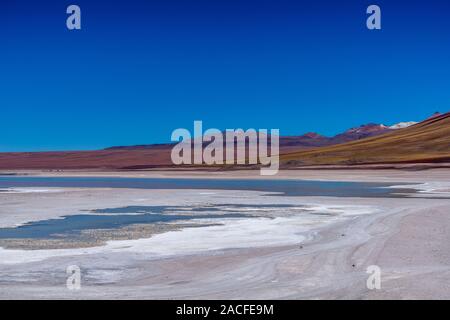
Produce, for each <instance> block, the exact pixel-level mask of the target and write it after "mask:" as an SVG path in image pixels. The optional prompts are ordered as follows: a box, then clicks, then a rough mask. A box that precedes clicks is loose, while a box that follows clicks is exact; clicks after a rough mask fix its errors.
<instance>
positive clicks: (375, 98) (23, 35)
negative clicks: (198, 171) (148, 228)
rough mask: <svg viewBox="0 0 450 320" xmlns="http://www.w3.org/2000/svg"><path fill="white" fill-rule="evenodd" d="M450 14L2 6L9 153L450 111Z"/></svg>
mask: <svg viewBox="0 0 450 320" xmlns="http://www.w3.org/2000/svg"><path fill="white" fill-rule="evenodd" d="M69 4H78V5H79V6H80V7H81V10H82V30H80V31H69V30H67V29H66V25H65V21H66V17H67V15H66V13H65V11H66V7H67V6H68V5H69ZM370 4H378V5H379V6H380V7H381V9H382V28H383V29H382V30H381V31H369V30H367V28H366V26H365V21H366V16H367V15H366V13H365V11H366V8H367V6H368V5H370ZM449 14H450V3H449V2H448V1H442V0H428V1H425V0H422V1H417V0H416V1H415V0H408V1H401V0H400V1H398V0H397V1H392V0H389V1H378V0H377V1H348V0H346V1H324V0H314V1H313V0H310V1H300V0H296V1H284V0H273V1H264V0H255V1H246V0H239V1H237V0H205V1H196V0H189V1H187V0H183V1H181V0H180V1H173V0H160V1H152V0H148V1H144V0H142V1H137V0H127V1H92V0H91V1H86V0H73V1H72V0H71V2H68V1H61V0H58V1H56V0H55V1H47V0H39V1H21V0H15V1H6V3H5V2H2V4H1V10H0V41H1V45H0V112H1V126H0V151H36V150H70V149H96V148H103V147H109V146H115V145H132V144H148V143H157V142H167V141H169V140H170V135H171V133H172V130H174V129H176V128H180V127H183V128H189V129H191V130H192V126H193V121H194V120H203V122H204V126H205V127H207V128H212V127H215V128H219V129H225V128H244V129H245V128H268V129H270V128H279V129H280V132H281V134H282V135H299V134H302V133H304V132H308V131H316V132H319V133H322V134H325V135H333V134H336V133H337V132H340V131H342V130H343V129H346V128H348V127H352V126H357V125H360V124H363V123H367V122H378V123H386V124H391V123H395V122H399V121H409V120H420V119H423V118H425V117H427V116H428V115H430V114H431V113H433V112H434V111H437V110H439V111H448V110H449V109H450V108H449V106H450V90H449V88H450V58H449V57H450V19H449V18H448V17H449Z"/></svg>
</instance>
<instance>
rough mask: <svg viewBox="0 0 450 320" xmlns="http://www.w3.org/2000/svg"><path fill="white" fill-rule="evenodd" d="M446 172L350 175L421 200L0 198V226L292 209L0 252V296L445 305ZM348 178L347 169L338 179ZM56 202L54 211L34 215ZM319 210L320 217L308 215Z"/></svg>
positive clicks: (180, 195) (81, 192) (448, 245)
mask: <svg viewBox="0 0 450 320" xmlns="http://www.w3.org/2000/svg"><path fill="white" fill-rule="evenodd" d="M159 174H161V175H165V174H166V173H159ZM449 174H450V173H449V172H448V171H439V172H435V171H434V170H433V171H430V172H428V175H427V174H425V173H423V172H403V171H402V172H397V171H393V172H389V173H388V172H380V173H378V176H377V173H369V174H368V175H367V176H366V175H365V173H364V172H355V173H354V177H353V178H354V180H356V181H360V180H362V181H378V182H389V183H392V182H398V183H399V184H402V183H403V182H408V183H414V184H415V186H413V187H414V188H416V189H418V190H422V191H423V192H419V195H418V196H420V194H422V193H423V194H426V195H427V197H426V198H420V197H416V195H415V198H408V197H405V198H387V197H381V198H363V197H361V198H350V197H347V198H341V197H320V196H317V197H279V196H276V195H275V196H274V195H267V194H261V193H259V192H254V191H246V192H242V191H227V190H219V191H218V190H213V191H212V190H130V189H114V190H112V189H96V190H86V189H70V190H64V191H63V192H58V193H51V194H50V193H22V194H5V193H3V194H0V201H1V203H2V206H1V207H0V216H1V217H2V219H1V221H0V225H1V226H2V227H5V226H6V227H10V226H14V225H16V226H17V225H22V224H23V223H27V222H29V221H39V220H45V219H52V218H55V217H61V216H64V215H68V214H69V215H70V214H77V213H78V214H79V213H80V212H85V210H92V209H93V208H115V207H120V206H124V205H130V204H139V205H163V204H167V203H168V202H173V201H176V202H177V203H180V204H183V205H185V206H186V205H193V206H198V205H199V204H205V203H211V202H216V204H218V203H221V204H223V203H229V201H230V199H232V200H233V201H234V203H238V204H255V205H261V204H263V205H264V204H265V205H273V204H274V202H275V203H278V204H280V203H282V204H289V205H293V206H296V207H297V208H298V209H297V211H296V212H287V211H288V210H285V209H280V210H275V211H277V212H276V214H275V215H274V216H273V217H268V216H267V217H257V218H255V217H253V218H248V219H247V218H245V219H238V220H233V219H230V220H229V221H225V222H224V223H223V224H220V225H214V226H207V227H200V228H183V229H180V230H179V231H169V232H164V233H160V234H156V235H154V236H152V237H150V238H147V239H134V240H119V241H109V242H107V243H106V245H104V246H98V247H91V248H77V249H55V250H5V249H2V250H0V256H1V258H0V261H3V262H8V263H0V287H1V289H2V290H0V298H3V299H5V298H6V299H10V298H65V299H75V298H76V299H90V298H105V299H131V298H134V299H198V298H203V299H318V298H326V299H405V298H406V299H408V298H409V299H449V298H450V287H449V285H448V283H450V267H449V266H450V256H449V254H448V253H449V252H450V241H449V240H450V238H449V234H450V219H448V208H449V207H450V200H448V199H446V198H445V197H447V196H448V195H447V194H446V192H447V191H448V189H450V188H449V185H448V181H450V176H449ZM169 175H170V174H169ZM297 175H300V173H293V174H292V176H293V177H296V176H297ZM341 175H342V173H338V174H337V173H334V174H333V175H329V174H328V173H323V172H322V173H317V172H316V173H314V172H310V173H308V174H307V179H311V178H313V177H315V178H316V179H321V180H327V179H329V180H339V176H341ZM230 178H232V177H230ZM351 179H352V173H351V172H348V173H347V174H346V176H345V180H346V181H348V180H351ZM435 195H439V196H441V197H442V198H433V196H435ZM24 203H25V204H26V206H24ZM99 204H100V205H99ZM55 207H57V208H60V209H59V210H54V209H53V210H42V209H45V208H46V209H51V208H55ZM23 209H27V210H25V212H26V213H23V212H24V211H23ZM250 209H251V208H250ZM283 210H284V213H283ZM304 210H311V214H308V213H305V212H304ZM326 210H329V212H328V215H320V214H317V213H320V212H322V213H324V212H326ZM247 212H253V210H248V211H247ZM315 213H316V214H315ZM352 213H354V215H352ZM300 217H301V218H305V217H307V218H308V219H312V220H308V219H306V220H304V219H303V220H302V221H301V220H299V218H300ZM236 244H237V245H236ZM73 264H76V265H79V266H80V268H81V270H82V290H80V291H78V292H74V291H70V290H67V288H66V287H65V282H66V276H67V274H66V270H65V268H66V267H67V266H68V265H73ZM370 265H377V266H379V267H380V269H381V277H382V287H381V290H369V289H368V288H367V286H366V281H367V277H368V274H367V273H366V269H367V267H368V266H370Z"/></svg>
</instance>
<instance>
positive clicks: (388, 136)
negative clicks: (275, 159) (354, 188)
mask: <svg viewBox="0 0 450 320" xmlns="http://www.w3.org/2000/svg"><path fill="white" fill-rule="evenodd" d="M281 162H282V163H283V164H284V165H287V166H301V165H338V164H344V165H352V164H377V163H421V162H450V113H445V114H442V115H439V116H436V117H432V118H430V119H427V120H425V121H423V122H420V123H418V124H416V125H413V126H410V127H408V128H404V129H400V130H395V131H390V132H388V133H385V134H382V135H379V136H376V137H370V138H366V139H362V140H357V141H352V142H348V143H343V144H339V145H334V146H328V147H322V148H315V149H312V150H306V151H299V152H293V153H288V154H284V155H282V156H281Z"/></svg>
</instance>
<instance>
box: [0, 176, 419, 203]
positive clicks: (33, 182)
mask: <svg viewBox="0 0 450 320" xmlns="http://www.w3.org/2000/svg"><path fill="white" fill-rule="evenodd" d="M391 185H392V184H388V183H372V182H340V181H309V180H244V179H172V178H170V179H169V178H112V177H107V178H103V177H88V178H85V177H67V178H60V177H52V178H47V177H24V176H0V189H2V188H3V189H5V188H11V187H18V188H20V187H75V188H83V187H86V188H136V189H213V190H214V189H215V190H252V191H262V192H279V193H282V194H284V195H286V196H331V197H389V198H392V197H403V196H402V195H399V193H413V192H415V191H414V190H413V189H408V188H407V185H405V187H404V188H394V189H391V188H384V187H389V186H391Z"/></svg>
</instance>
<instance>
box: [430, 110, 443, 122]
mask: <svg viewBox="0 0 450 320" xmlns="http://www.w3.org/2000/svg"><path fill="white" fill-rule="evenodd" d="M439 116H442V113H440V112H439V111H436V112H435V113H433V114H432V115H431V116H430V117H428V118H427V120H429V119H434V118H437V117H439Z"/></svg>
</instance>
